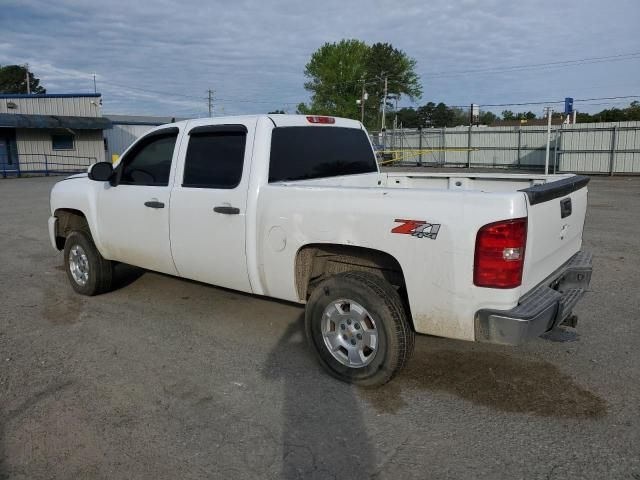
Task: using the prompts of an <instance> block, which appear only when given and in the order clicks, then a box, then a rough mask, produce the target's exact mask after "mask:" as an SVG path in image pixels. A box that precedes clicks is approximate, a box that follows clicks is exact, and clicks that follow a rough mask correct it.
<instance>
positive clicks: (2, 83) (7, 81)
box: [0, 65, 47, 93]
mask: <svg viewBox="0 0 640 480" xmlns="http://www.w3.org/2000/svg"><path fill="white" fill-rule="evenodd" d="M26 78H27V69H26V68H25V67H24V66H22V65H5V66H2V65H0V93H27V81H26ZM29 87H30V89H31V93H47V90H46V89H45V88H43V87H42V86H40V79H38V78H36V77H35V76H34V75H33V73H31V72H29Z"/></svg>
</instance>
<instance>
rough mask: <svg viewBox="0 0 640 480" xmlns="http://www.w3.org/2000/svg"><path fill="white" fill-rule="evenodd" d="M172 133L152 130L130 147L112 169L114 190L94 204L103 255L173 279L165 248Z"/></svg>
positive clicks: (104, 192)
mask: <svg viewBox="0 0 640 480" xmlns="http://www.w3.org/2000/svg"><path fill="white" fill-rule="evenodd" d="M178 132H179V130H178V128H175V127H171V128H164V129H161V130H156V131H154V132H151V133H150V134H148V135H146V136H145V137H143V138H141V139H140V140H138V141H137V142H136V144H135V145H133V146H132V147H131V148H130V149H129V150H128V151H127V152H126V154H125V155H123V157H122V159H121V162H120V164H119V165H118V167H116V177H117V181H116V183H117V186H111V185H110V184H109V183H106V182H105V184H104V185H105V186H104V188H103V189H101V190H100V193H99V198H98V205H97V208H98V218H99V219H100V222H98V223H99V225H98V226H99V228H100V232H98V238H99V239H100V247H101V249H102V253H103V255H105V256H106V257H107V258H109V259H111V260H117V261H120V262H123V263H128V264H131V265H135V266H138V267H143V268H147V269H149V270H154V271H157V272H163V273H168V274H170V275H176V274H177V272H176V269H175V266H174V263H173V259H172V258H171V247H170V243H169V201H170V198H171V187H172V181H171V179H172V177H173V172H174V169H175V168H174V167H172V166H173V165H174V162H173V156H174V151H176V150H177V149H176V148H175V145H176V139H177V137H178Z"/></svg>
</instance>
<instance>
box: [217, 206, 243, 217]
mask: <svg viewBox="0 0 640 480" xmlns="http://www.w3.org/2000/svg"><path fill="white" fill-rule="evenodd" d="M213 211H214V212H216V213H224V214H225V215H238V214H239V213H240V209H239V208H236V207H229V206H222V207H213Z"/></svg>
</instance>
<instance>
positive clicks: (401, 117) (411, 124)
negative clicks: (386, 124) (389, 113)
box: [395, 107, 421, 128]
mask: <svg viewBox="0 0 640 480" xmlns="http://www.w3.org/2000/svg"><path fill="white" fill-rule="evenodd" d="M395 114H396V115H397V116H398V127H400V126H402V128H418V127H421V124H420V118H419V116H418V112H417V111H416V109H415V108H411V107H408V108H401V109H400V110H398V111H397V112H395Z"/></svg>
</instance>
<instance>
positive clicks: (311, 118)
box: [307, 115, 336, 124]
mask: <svg viewBox="0 0 640 480" xmlns="http://www.w3.org/2000/svg"><path fill="white" fill-rule="evenodd" d="M307 122H309V123H325V124H327V123H336V119H335V118H333V117H321V116H319V115H310V116H308V117H307Z"/></svg>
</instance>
